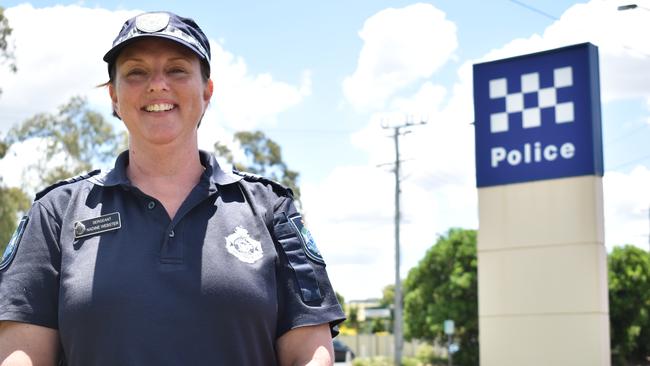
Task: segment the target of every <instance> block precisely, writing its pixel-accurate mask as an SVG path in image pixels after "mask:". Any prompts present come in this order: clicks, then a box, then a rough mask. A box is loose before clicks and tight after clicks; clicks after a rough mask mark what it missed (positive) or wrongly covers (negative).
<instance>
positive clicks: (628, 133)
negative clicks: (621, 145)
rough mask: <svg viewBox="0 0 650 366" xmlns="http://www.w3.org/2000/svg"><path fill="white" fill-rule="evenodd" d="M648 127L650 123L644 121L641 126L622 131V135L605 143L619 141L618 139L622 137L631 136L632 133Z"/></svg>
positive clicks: (611, 143) (610, 143)
mask: <svg viewBox="0 0 650 366" xmlns="http://www.w3.org/2000/svg"><path fill="white" fill-rule="evenodd" d="M647 127H649V125H648V124H647V123H643V124H642V125H641V126H638V127H636V128H634V129H632V130H630V131H627V132H624V133H622V134H621V135H619V136H617V137H614V138H612V139H611V140H609V141H607V142H605V144H606V145H613V144H614V143H615V142H618V141H620V140H621V139H623V138H625V137H628V136H630V135H632V134H634V133H636V132H638V131H639V130H642V129H645V128H647Z"/></svg>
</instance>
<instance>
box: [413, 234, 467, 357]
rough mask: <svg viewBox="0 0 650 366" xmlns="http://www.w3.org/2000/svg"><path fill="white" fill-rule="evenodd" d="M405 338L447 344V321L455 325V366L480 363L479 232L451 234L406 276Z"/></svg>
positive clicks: (440, 240) (432, 248)
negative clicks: (445, 326)
mask: <svg viewBox="0 0 650 366" xmlns="http://www.w3.org/2000/svg"><path fill="white" fill-rule="evenodd" d="M404 294H405V295H404V325H405V336H406V337H407V338H418V339H423V340H429V341H433V342H438V343H440V344H445V343H446V341H447V336H446V335H445V334H444V327H443V324H444V321H445V320H446V319H453V320H454V322H455V323H456V333H455V334H454V340H455V341H456V342H457V343H458V344H459V345H460V350H459V352H458V353H456V354H455V355H454V363H455V364H456V365H477V364H478V359H479V355H478V286H477V260H476V231H475V230H463V229H451V230H449V232H448V233H447V235H446V236H443V237H440V238H439V239H438V242H437V243H436V244H435V245H434V246H433V247H431V248H430V249H429V250H428V251H427V253H426V254H425V257H424V259H422V260H421V261H420V263H419V264H418V265H417V266H416V267H414V268H413V269H412V270H411V271H410V272H409V274H408V277H407V279H406V281H405V286H404Z"/></svg>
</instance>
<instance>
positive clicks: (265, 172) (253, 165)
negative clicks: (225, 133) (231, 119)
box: [214, 131, 300, 201]
mask: <svg viewBox="0 0 650 366" xmlns="http://www.w3.org/2000/svg"><path fill="white" fill-rule="evenodd" d="M234 139H235V142H237V143H238V144H239V146H240V147H241V148H242V150H243V151H244V154H245V156H246V161H244V162H241V161H235V159H234V158H233V154H232V152H231V151H230V149H228V147H227V146H225V145H223V144H221V143H219V142H217V143H216V144H214V149H215V152H216V153H217V155H219V156H222V157H223V158H225V159H226V160H227V161H228V162H229V163H231V164H233V167H234V168H235V169H237V170H240V171H246V172H250V173H254V174H259V175H261V176H264V177H268V178H270V179H273V180H274V181H277V182H279V183H281V184H282V185H284V186H286V187H289V188H291V190H292V191H293V195H294V197H295V198H296V201H300V188H299V187H298V176H299V173H298V172H296V171H295V170H291V169H289V168H288V167H287V164H286V163H285V162H284V160H282V148H281V147H280V145H278V143H277V142H275V141H273V140H272V139H271V138H269V137H267V136H266V135H265V134H264V132H262V131H253V132H248V131H240V132H236V133H235V135H234Z"/></svg>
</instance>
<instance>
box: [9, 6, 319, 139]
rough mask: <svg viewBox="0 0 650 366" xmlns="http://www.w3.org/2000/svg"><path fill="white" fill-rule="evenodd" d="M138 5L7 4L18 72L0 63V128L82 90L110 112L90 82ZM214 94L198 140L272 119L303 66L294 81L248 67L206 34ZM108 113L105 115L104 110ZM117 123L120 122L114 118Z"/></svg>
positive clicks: (306, 80)
mask: <svg viewBox="0 0 650 366" xmlns="http://www.w3.org/2000/svg"><path fill="white" fill-rule="evenodd" d="M140 12H141V11H139V10H129V11H126V10H121V11H109V10H106V9H98V8H92V9H91V8H85V7H82V6H78V5H69V6H54V7H48V8H34V7H33V6H31V5H28V4H25V5H19V6H16V7H12V8H8V9H6V11H5V15H6V16H7V18H8V19H9V22H10V24H11V27H12V28H13V34H12V36H11V40H12V41H13V43H14V45H15V54H16V63H17V66H18V72H17V73H15V74H12V73H10V72H9V71H8V70H6V68H0V80H2V88H3V94H2V96H0V132H6V131H7V130H8V129H9V128H10V127H11V126H12V125H14V124H17V123H20V122H22V121H23V120H25V119H26V118H29V117H31V116H32V115H34V114H36V113H40V112H52V111H54V110H55V109H56V107H57V106H59V105H61V104H63V103H65V102H67V101H68V100H69V98H70V97H71V96H74V95H85V96H87V97H88V99H89V102H90V105H91V107H92V108H94V109H96V110H99V111H101V112H103V113H104V114H105V115H106V116H107V117H108V116H109V115H110V112H111V110H110V103H109V99H108V94H107V91H106V90H105V89H103V88H96V87H95V86H96V85H98V84H100V83H103V82H105V81H106V80H107V79H108V76H107V72H106V64H105V63H104V62H103V61H102V57H103V55H104V53H105V52H106V51H107V50H108V48H109V47H110V45H111V43H112V42H113V39H114V38H115V36H116V35H117V33H116V32H117V31H118V30H119V29H120V28H121V26H122V24H123V22H124V21H125V20H126V19H128V18H129V17H131V16H134V15H136V14H138V13H140ZM211 47H212V72H213V74H212V77H213V79H214V81H215V94H214V96H213V99H212V102H211V106H210V108H209V110H208V112H207V113H206V115H205V117H204V120H203V123H202V126H201V130H200V146H201V147H202V148H206V149H211V148H212V145H213V144H214V142H215V141H216V140H222V141H224V140H230V136H229V134H228V133H226V132H225V130H224V127H226V128H229V129H231V130H241V129H251V128H256V127H259V126H260V125H264V124H267V125H268V124H273V123H275V121H276V115H277V114H279V113H281V112H283V111H285V110H287V109H289V108H291V107H292V106H294V105H296V104H298V103H300V102H301V101H302V100H303V99H304V98H305V97H307V96H308V95H309V94H310V93H311V77H310V73H309V72H308V71H304V72H303V75H302V80H301V82H300V84H299V85H291V84H289V83H286V82H282V81H278V80H275V79H274V78H273V76H272V75H271V74H269V73H261V74H255V73H251V72H250V71H249V70H248V69H247V67H246V63H245V61H244V59H243V58H242V57H238V56H235V55H233V54H231V53H230V52H228V51H227V50H225V49H224V48H223V47H222V46H221V45H220V44H219V43H217V42H216V41H211ZM109 118H110V117H109ZM115 123H116V124H117V125H121V123H120V122H119V121H115Z"/></svg>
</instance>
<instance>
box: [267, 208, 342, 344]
mask: <svg viewBox="0 0 650 366" xmlns="http://www.w3.org/2000/svg"><path fill="white" fill-rule="evenodd" d="M273 235H274V240H275V245H276V247H277V249H278V257H279V263H278V269H277V281H278V303H279V316H278V328H277V329H278V334H277V337H280V336H281V335H282V334H284V333H286V332H287V331H289V330H291V329H294V328H297V327H301V326H308V325H318V324H325V323H329V325H330V329H331V330H332V336H336V335H337V334H338V329H337V325H338V324H339V323H341V322H342V321H344V320H345V314H344V313H343V311H342V309H341V305H340V304H339V303H338V300H337V299H336V294H335V292H334V290H333V289H332V285H331V284H330V281H329V278H328V276H327V271H326V269H325V261H324V260H323V259H322V256H321V255H320V252H319V251H318V248H317V247H316V243H315V241H314V239H313V237H312V236H311V234H310V233H309V230H307V228H306V226H305V225H304V222H303V221H302V217H301V216H300V213H298V212H297V210H296V208H295V206H294V204H293V200H292V199H291V198H288V197H287V198H285V200H284V201H283V202H282V203H281V204H280V205H279V207H278V208H277V209H276V210H275V212H274V215H273Z"/></svg>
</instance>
